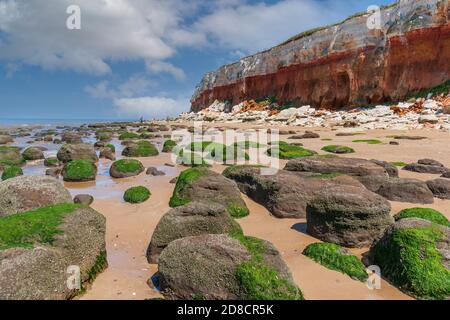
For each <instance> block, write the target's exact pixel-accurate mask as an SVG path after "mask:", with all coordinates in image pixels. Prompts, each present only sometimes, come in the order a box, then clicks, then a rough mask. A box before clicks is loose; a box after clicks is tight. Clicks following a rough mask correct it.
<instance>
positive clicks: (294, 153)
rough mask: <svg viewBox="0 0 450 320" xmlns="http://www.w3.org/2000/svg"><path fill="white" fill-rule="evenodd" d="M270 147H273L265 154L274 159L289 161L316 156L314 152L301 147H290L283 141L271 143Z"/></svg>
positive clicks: (290, 145)
mask: <svg viewBox="0 0 450 320" xmlns="http://www.w3.org/2000/svg"><path fill="white" fill-rule="evenodd" d="M274 144H275V145H274ZM272 145H274V146H272V147H271V148H269V149H268V150H267V154H268V155H269V156H271V157H274V158H279V159H286V160H290V159H297V158H303V157H312V156H315V155H316V154H317V153H316V152H315V151H312V150H308V149H305V148H303V147H302V146H298V145H292V144H289V143H286V142H283V141H279V142H278V143H272Z"/></svg>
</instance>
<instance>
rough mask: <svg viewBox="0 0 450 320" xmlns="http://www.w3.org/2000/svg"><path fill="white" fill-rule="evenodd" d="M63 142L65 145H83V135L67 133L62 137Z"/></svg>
mask: <svg viewBox="0 0 450 320" xmlns="http://www.w3.org/2000/svg"><path fill="white" fill-rule="evenodd" d="M61 140H62V141H63V142H65V143H82V142H83V141H82V140H81V135H80V134H78V133H76V132H65V133H63V134H62V135H61Z"/></svg>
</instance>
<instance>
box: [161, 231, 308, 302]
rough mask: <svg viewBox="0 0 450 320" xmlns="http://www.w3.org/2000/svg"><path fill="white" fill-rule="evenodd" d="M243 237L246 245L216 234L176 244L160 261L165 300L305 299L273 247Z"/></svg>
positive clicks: (164, 251) (171, 244)
mask: <svg viewBox="0 0 450 320" xmlns="http://www.w3.org/2000/svg"><path fill="white" fill-rule="evenodd" d="M240 238H241V239H242V241H240V240H237V239H234V238H232V237H230V236H228V235H225V234H221V235H217V234H213V235H201V236H196V237H186V238H182V239H178V240H175V241H172V242H171V243H170V244H169V245H168V246H167V247H166V248H165V249H164V250H163V251H162V253H161V255H160V257H159V263H158V270H159V275H160V285H161V290H162V293H163V294H164V296H165V297H166V298H169V299H204V300H216V299H220V300H236V299H246V300H276V299H281V300H291V299H292V300H293V299H301V298H302V294H301V291H300V290H299V289H298V288H297V287H296V286H295V285H294V284H293V283H292V277H291V274H290V272H289V269H288V268H287V266H286V264H285V263H284V261H283V260H282V259H281V256H280V254H279V252H278V251H277V250H276V249H275V248H274V247H273V245H271V244H270V243H268V242H266V241H262V240H259V239H253V238H252V239H250V238H245V237H243V236H240ZM244 239H245V240H244ZM246 244H248V245H249V246H248V247H247V246H246Z"/></svg>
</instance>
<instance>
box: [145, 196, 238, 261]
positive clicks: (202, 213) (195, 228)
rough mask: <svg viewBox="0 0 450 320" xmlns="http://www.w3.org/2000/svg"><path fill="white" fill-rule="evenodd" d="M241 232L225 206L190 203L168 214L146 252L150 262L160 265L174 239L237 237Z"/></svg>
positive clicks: (155, 232) (162, 220)
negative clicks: (217, 236)
mask: <svg viewBox="0 0 450 320" xmlns="http://www.w3.org/2000/svg"><path fill="white" fill-rule="evenodd" d="M238 233H242V229H241V227H240V226H239V224H237V223H236V222H235V221H234V219H232V217H231V216H230V214H229V213H228V212H227V211H226V209H225V207H223V206H222V205H220V204H216V203H213V204H211V203H204V202H191V203H189V204H187V205H185V206H182V207H178V208H175V209H172V210H170V211H169V212H167V213H166V214H165V215H164V216H163V217H162V218H161V220H160V221H159V223H158V225H157V226H156V228H155V230H154V232H153V235H152V239H151V241H150V244H149V246H148V249H147V259H148V261H149V263H157V262H158V258H159V255H160V253H161V252H162V250H164V248H165V247H167V245H168V244H169V243H171V242H172V241H174V240H177V239H181V238H185V237H189V236H199V235H203V234H238Z"/></svg>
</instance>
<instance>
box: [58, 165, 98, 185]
mask: <svg viewBox="0 0 450 320" xmlns="http://www.w3.org/2000/svg"><path fill="white" fill-rule="evenodd" d="M96 175H97V167H96V166H95V164H93V163H92V162H91V161H88V160H74V161H70V162H68V163H66V164H65V166H64V169H63V176H64V181H74V182H76V181H89V180H95V176H96Z"/></svg>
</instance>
